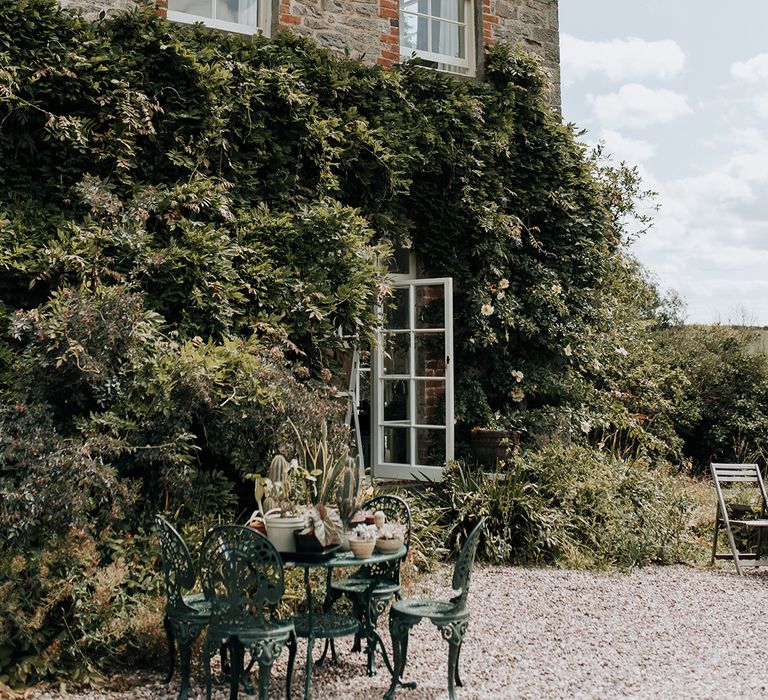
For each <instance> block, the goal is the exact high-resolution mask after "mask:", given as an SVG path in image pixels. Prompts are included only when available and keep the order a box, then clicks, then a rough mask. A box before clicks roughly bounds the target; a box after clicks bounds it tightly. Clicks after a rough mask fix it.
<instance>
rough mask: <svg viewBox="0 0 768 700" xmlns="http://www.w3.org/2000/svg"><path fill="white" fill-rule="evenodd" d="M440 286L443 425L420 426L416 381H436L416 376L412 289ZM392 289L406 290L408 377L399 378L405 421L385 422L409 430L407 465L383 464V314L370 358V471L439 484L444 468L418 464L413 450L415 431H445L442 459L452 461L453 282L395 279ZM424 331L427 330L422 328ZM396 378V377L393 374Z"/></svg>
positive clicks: (431, 279) (437, 278)
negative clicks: (402, 385) (405, 397)
mask: <svg viewBox="0 0 768 700" xmlns="http://www.w3.org/2000/svg"><path fill="white" fill-rule="evenodd" d="M440 285H441V286H442V287H443V304H444V308H443V313H444V325H443V328H442V329H435V331H438V330H442V331H443V334H444V338H445V376H444V381H445V426H431V425H419V424H418V423H417V420H416V419H417V412H416V391H415V386H416V380H417V379H422V380H424V379H438V378H437V377H417V376H416V373H415V372H416V369H415V367H416V352H415V334H414V330H419V329H416V319H415V309H416V304H415V289H416V287H425V286H440ZM393 286H394V287H395V288H407V289H408V316H409V327H408V329H407V330H408V333H409V343H410V347H409V353H408V355H409V368H408V373H407V375H401V376H402V380H403V381H407V382H408V387H409V391H408V401H409V410H408V416H409V418H408V420H407V421H399V422H397V423H388V425H396V426H398V427H405V428H408V430H409V440H408V446H409V451H410V456H409V463H408V464H396V463H391V462H385V461H384V427H385V422H384V391H383V387H384V371H383V368H384V342H383V340H384V332H385V331H387V330H388V329H387V328H384V314H383V313H382V314H381V319H382V321H381V325H380V326H379V329H378V331H377V333H376V347H375V349H374V352H373V353H372V357H371V385H370V386H371V393H372V396H371V398H372V401H371V404H372V422H373V424H372V426H371V428H372V430H371V471H372V474H373V476H374V477H375V478H377V479H410V480H414V481H417V480H418V481H424V480H429V481H440V480H441V479H442V477H443V465H435V464H418V463H417V460H416V457H417V449H416V446H417V445H416V429H417V427H419V428H431V429H443V428H444V429H445V458H446V461H449V460H451V459H453V423H454V407H453V280H452V279H451V278H450V277H436V278H429V279H411V280H397V281H396V282H395V283H394V285H393ZM425 330H426V329H425ZM396 376H397V375H396Z"/></svg>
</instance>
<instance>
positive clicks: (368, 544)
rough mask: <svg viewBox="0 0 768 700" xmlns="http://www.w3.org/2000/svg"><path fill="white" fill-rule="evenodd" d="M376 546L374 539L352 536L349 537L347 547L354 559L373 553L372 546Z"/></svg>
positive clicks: (363, 557)
mask: <svg viewBox="0 0 768 700" xmlns="http://www.w3.org/2000/svg"><path fill="white" fill-rule="evenodd" d="M375 546H376V540H358V539H355V538H354V537H350V538H349V548H350V549H351V550H352V554H354V555H355V559H365V558H366V557H370V556H371V554H373V548H374V547H375Z"/></svg>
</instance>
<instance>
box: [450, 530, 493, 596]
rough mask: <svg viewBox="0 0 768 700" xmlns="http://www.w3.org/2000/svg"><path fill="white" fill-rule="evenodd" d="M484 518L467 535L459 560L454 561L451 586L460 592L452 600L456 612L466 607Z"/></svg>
mask: <svg viewBox="0 0 768 700" xmlns="http://www.w3.org/2000/svg"><path fill="white" fill-rule="evenodd" d="M485 520H486V518H485V516H484V517H482V518H480V521H479V522H478V523H477V525H475V527H474V528H473V529H472V532H470V533H469V537H467V541H466V542H465V543H464V546H463V547H462V548H461V551H460V552H459V558H458V559H457V560H456V566H454V567H453V580H452V581H451V586H452V587H453V590H454V591H461V594H460V595H459V596H458V597H456V598H454V599H453V602H454V603H455V604H456V608H457V609H458V610H463V609H464V608H465V607H466V606H467V594H468V593H469V577H470V574H471V573H472V565H473V564H474V563H475V552H477V543H478V541H479V540H480V532H481V531H482V529H483V526H484V525H485Z"/></svg>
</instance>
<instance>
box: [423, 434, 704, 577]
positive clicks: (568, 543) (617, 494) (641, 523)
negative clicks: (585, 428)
mask: <svg viewBox="0 0 768 700" xmlns="http://www.w3.org/2000/svg"><path fill="white" fill-rule="evenodd" d="M690 511H691V505H690V504H689V502H688V499H687V497H686V495H685V494H684V491H683V488H682V486H681V485H680V484H679V483H678V482H677V481H676V480H675V479H674V478H672V477H671V476H670V475H669V474H668V473H667V472H665V471H663V470H662V469H656V470H654V469H652V468H651V465H650V464H649V463H648V462H647V461H644V460H642V459H636V458H629V459H617V458H616V457H613V456H611V455H610V454H607V453H605V452H602V453H601V452H598V451H596V450H593V449H590V448H588V447H570V448H565V447H562V446H559V445H558V446H552V447H548V448H545V449H542V450H539V451H536V452H534V453H529V454H528V455H524V456H517V457H516V458H515V459H513V460H512V461H511V462H510V464H509V465H508V467H507V468H506V469H504V470H501V471H499V472H497V473H486V472H482V471H479V470H476V469H474V468H472V467H468V466H467V465H464V464H461V463H456V464H454V465H453V466H452V467H451V469H449V470H448V471H447V473H446V476H445V478H444V480H443V481H442V482H441V483H440V484H437V485H435V486H431V487H429V488H428V489H426V490H425V491H423V492H419V493H418V495H417V498H416V502H415V504H414V507H413V513H414V516H415V517H416V518H418V519H419V520H420V522H419V526H417V527H416V528H415V529H416V531H417V532H420V533H421V534H420V535H419V539H418V544H419V547H420V548H421V549H426V550H427V551H430V550H432V549H433V548H434V549H435V550H436V551H442V552H448V553H456V552H458V549H459V547H460V544H461V542H462V541H463V539H464V537H465V536H466V528H467V524H468V523H471V522H474V519H475V518H476V517H477V516H483V515H485V516H488V521H487V523H488V524H487V526H486V531H485V532H484V534H483V537H482V539H481V542H480V550H479V552H480V556H483V557H485V558H486V559H489V560H491V561H497V562H513V563H544V564H558V565H560V566H576V567H595V566H598V567H602V566H621V567H631V566H636V565H642V564H647V563H651V562H657V563H673V562H677V561H684V560H685V559H686V558H687V555H688V552H689V549H690V548H691V547H692V546H693V545H692V540H691V539H690V537H689V532H688V519H689V516H690Z"/></svg>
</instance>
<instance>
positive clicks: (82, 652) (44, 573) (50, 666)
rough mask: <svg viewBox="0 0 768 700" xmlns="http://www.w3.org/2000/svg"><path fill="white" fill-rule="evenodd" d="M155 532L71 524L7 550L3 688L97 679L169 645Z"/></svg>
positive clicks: (0, 627) (0, 634)
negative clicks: (30, 545)
mask: <svg viewBox="0 0 768 700" xmlns="http://www.w3.org/2000/svg"><path fill="white" fill-rule="evenodd" d="M156 558H157V547H156V543H155V540H154V537H148V536H147V535H145V534H143V533H142V532H138V533H128V532H126V533H123V534H121V535H117V534H115V533H114V532H112V531H110V530H108V529H107V530H104V531H102V532H101V533H99V534H98V535H97V536H95V537H91V536H90V535H88V534H87V533H86V532H84V531H82V530H77V529H75V528H72V529H71V530H69V531H68V532H66V533H65V534H63V535H54V534H51V536H50V537H49V538H48V540H47V541H46V542H45V543H41V544H40V545H38V546H37V547H36V548H35V549H32V550H24V549H18V550H16V551H13V550H9V549H4V550H3V551H2V552H0V669H1V670H0V687H3V684H6V685H14V686H15V685H27V684H31V683H34V682H37V680H39V679H41V678H51V679H57V680H58V681H60V682H63V681H64V680H65V679H71V680H72V681H75V682H83V681H89V680H96V679H98V677H99V675H100V673H101V672H102V671H103V669H104V668H105V666H106V664H108V663H109V662H116V661H118V660H119V661H121V662H123V663H125V662H130V661H131V660H136V659H149V658H152V657H154V658H157V657H158V656H159V655H161V654H162V649H163V648H164V646H165V635H164V632H163V628H162V611H163V607H162V606H163V604H164V599H163V598H162V597H161V595H160V592H161V590H162V576H161V575H160V574H159V573H158V571H157V569H156V566H155V562H156Z"/></svg>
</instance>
